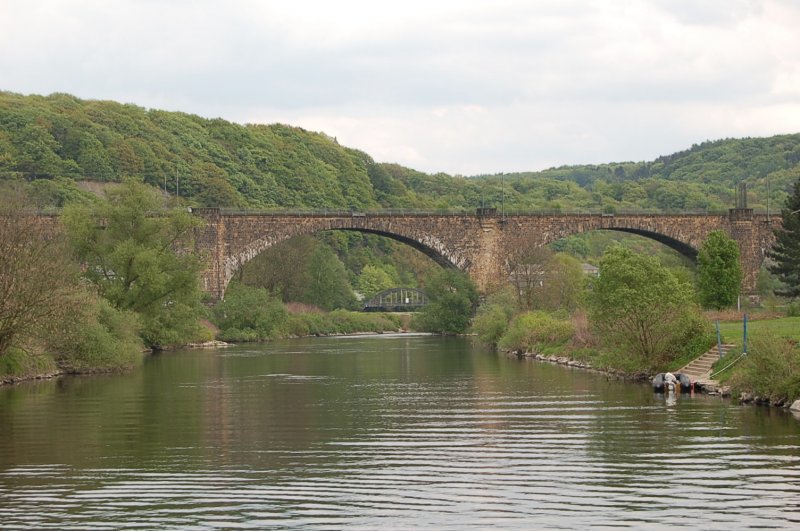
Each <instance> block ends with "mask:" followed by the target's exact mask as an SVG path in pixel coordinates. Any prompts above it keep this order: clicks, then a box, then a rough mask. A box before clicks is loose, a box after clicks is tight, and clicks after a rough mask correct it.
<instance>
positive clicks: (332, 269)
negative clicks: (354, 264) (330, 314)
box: [302, 245, 355, 310]
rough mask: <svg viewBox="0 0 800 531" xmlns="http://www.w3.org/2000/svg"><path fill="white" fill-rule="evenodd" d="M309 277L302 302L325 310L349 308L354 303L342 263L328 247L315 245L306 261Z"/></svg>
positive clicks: (351, 289) (353, 296)
mask: <svg viewBox="0 0 800 531" xmlns="http://www.w3.org/2000/svg"><path fill="white" fill-rule="evenodd" d="M308 270H309V273H310V279H309V283H308V286H307V288H306V290H305V293H304V294H303V300H302V302H307V303H309V304H315V305H317V306H319V307H321V308H324V309H326V310H333V309H334V308H351V307H352V306H353V305H354V304H355V295H354V294H353V288H351V287H350V281H349V279H348V276H347V271H346V270H345V268H344V264H342V261H341V260H339V257H337V256H336V253H334V252H333V251H332V250H331V248H330V247H328V246H327V245H317V246H316V247H315V248H314V251H313V252H312V253H311V256H310V258H309V261H308Z"/></svg>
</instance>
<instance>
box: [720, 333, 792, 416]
mask: <svg viewBox="0 0 800 531" xmlns="http://www.w3.org/2000/svg"><path fill="white" fill-rule="evenodd" d="M728 384H729V385H730V386H731V391H732V392H733V393H735V394H737V395H738V394H741V393H750V394H752V395H754V396H756V397H760V398H763V399H769V400H770V402H773V403H784V402H792V401H794V400H796V399H797V398H800V349H799V348H797V346H796V345H793V344H792V343H791V342H789V341H787V340H785V339H782V338H776V337H770V336H764V335H753V336H752V337H751V339H750V348H749V351H748V353H747V356H746V357H745V358H744V359H743V360H742V361H740V362H739V364H738V365H735V366H734V367H733V371H732V374H731V376H730V378H729V379H728Z"/></svg>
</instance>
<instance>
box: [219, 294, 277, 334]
mask: <svg viewBox="0 0 800 531" xmlns="http://www.w3.org/2000/svg"><path fill="white" fill-rule="evenodd" d="M288 318H289V313H288V312H287V311H286V307H285V306H284V305H283V303H282V302H281V301H280V300H279V299H276V298H275V297H273V296H272V295H270V293H269V292H268V291H267V290H266V289H264V288H251V287H248V286H244V285H242V284H239V283H233V284H231V286H229V287H228V290H227V292H226V293H225V300H223V301H221V302H219V303H218V304H217V305H216V306H215V307H214V324H216V325H217V326H218V327H219V328H220V338H222V339H223V340H226V341H227V340H230V341H262V340H265V339H271V338H275V337H277V336H279V335H280V331H281V327H282V326H283V325H284V324H285V323H286V320H287V319H288Z"/></svg>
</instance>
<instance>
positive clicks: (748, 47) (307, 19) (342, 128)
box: [0, 0, 800, 174]
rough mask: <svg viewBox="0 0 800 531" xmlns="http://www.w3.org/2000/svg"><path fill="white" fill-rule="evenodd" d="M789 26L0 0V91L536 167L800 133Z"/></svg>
mask: <svg viewBox="0 0 800 531" xmlns="http://www.w3.org/2000/svg"><path fill="white" fill-rule="evenodd" d="M798 27H800V6H798V5H797V3H796V2H794V1H792V0H763V1H762V0H709V1H704V2H694V1H691V0H629V1H625V2H607V1H605V0H536V1H524V0H494V1H492V0H478V1H475V0H461V1H453V0H447V1H437V2H431V1H429V0H427V1H421V0H410V1H407V2H404V3H402V4H398V3H388V2H374V1H362V0H343V1H341V2H327V1H326V2H322V1H312V0H299V1H298V0H295V1H293V2H273V1H260V0H230V1H227V2H214V1H211V0H200V1H197V0H195V1H190V0H165V1H156V0H139V1H134V0H115V1H114V2H107V1H101V0H70V1H67V0H35V1H31V0H6V1H5V2H3V3H0V72H2V81H0V89H2V90H11V91H15V92H22V93H45V94H46V93H50V92H71V93H74V94H76V95H78V96H80V97H85V98H99V99H116V100H121V101H125V102H132V103H137V104H140V105H143V106H147V107H158V108H166V109H170V110H183V111H187V112H194V113H197V114H200V115H204V116H209V117H214V116H221V117H223V118H226V119H230V120H235V121H240V122H245V121H259V122H267V123H270V122H275V121H284V122H288V123H291V124H293V125H298V126H302V127H306V128H308V129H314V130H323V131H325V132H326V133H328V134H330V135H332V136H336V137H338V139H339V141H340V142H341V143H343V144H345V145H349V146H352V147H356V148H359V149H363V150H364V151H366V152H368V153H370V154H372V155H373V156H374V157H375V158H376V159H378V160H384V161H395V162H400V163H402V164H406V165H409V166H412V167H416V168H418V169H422V170H426V171H447V172H451V173H462V174H473V173H482V172H495V171H511V170H531V169H539V168H542V167H545V166H549V165H560V164H569V163H580V162H605V161H612V160H641V159H647V158H652V157H655V156H657V155H660V154H666V153H669V152H671V151H673V150H678V149H684V148H686V147H688V146H689V145H691V144H692V143H695V142H700V141H703V140H706V139H713V138H720V137H731V136H754V135H762V134H773V133H780V132H796V131H797V128H798V126H797V124H798V123H800V121H798V119H797V118H798V112H800V56H798V54H797V53H796V51H797V50H800V32H798V31H797V28H798Z"/></svg>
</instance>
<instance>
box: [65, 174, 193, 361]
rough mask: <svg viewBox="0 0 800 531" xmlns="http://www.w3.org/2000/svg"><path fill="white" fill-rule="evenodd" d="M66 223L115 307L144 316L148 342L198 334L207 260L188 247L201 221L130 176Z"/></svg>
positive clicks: (70, 212) (90, 274)
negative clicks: (202, 273)
mask: <svg viewBox="0 0 800 531" xmlns="http://www.w3.org/2000/svg"><path fill="white" fill-rule="evenodd" d="M63 220H64V225H65V226H66V228H67V232H68V234H69V237H70V241H71V242H72V244H73V247H74V249H75V251H76V253H77V256H78V258H79V260H80V261H81V262H82V263H84V264H85V265H86V269H85V272H84V276H85V277H86V278H87V279H88V280H90V281H91V282H92V283H93V284H94V285H95V286H96V287H97V290H98V293H99V294H100V295H101V296H103V297H105V298H106V299H107V300H108V301H109V302H110V303H111V304H112V305H113V306H114V307H115V308H117V309H120V310H130V311H133V312H135V313H136V314H138V315H139V318H140V321H141V324H142V336H143V339H144V341H145V343H146V344H148V345H149V346H154V347H158V346H164V345H172V344H178V343H183V342H186V341H189V340H191V339H194V338H195V337H197V334H198V333H199V324H198V318H199V316H200V314H201V309H202V307H201V305H200V294H201V293H200V289H199V272H200V270H201V263H200V261H199V259H198V258H197V257H196V256H195V255H194V254H192V253H186V252H182V249H185V248H187V247H188V246H189V245H190V244H191V237H192V233H193V229H195V228H196V227H197V226H198V220H197V219H196V218H194V217H192V216H191V214H189V213H188V212H186V211H185V210H183V209H171V210H167V209H165V208H164V200H163V198H162V197H161V196H160V195H159V194H158V193H157V192H156V191H155V190H154V189H152V188H150V187H148V186H146V185H143V184H141V183H137V182H134V181H126V182H125V183H124V184H123V185H121V186H119V187H117V188H114V189H111V190H109V191H108V192H107V196H106V198H105V199H104V200H102V201H98V202H97V203H96V204H94V205H91V206H85V205H71V206H68V207H67V208H66V209H65V210H64V215H63Z"/></svg>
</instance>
